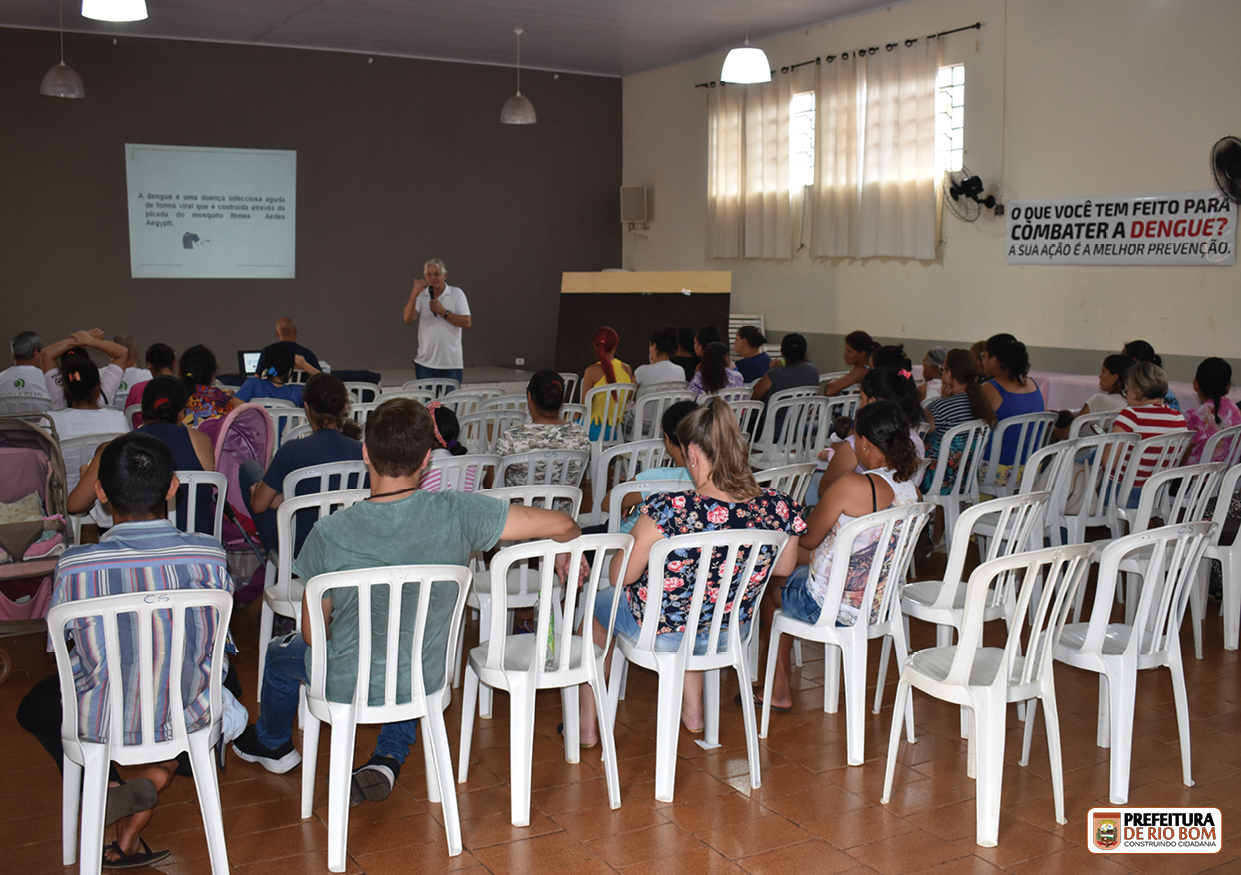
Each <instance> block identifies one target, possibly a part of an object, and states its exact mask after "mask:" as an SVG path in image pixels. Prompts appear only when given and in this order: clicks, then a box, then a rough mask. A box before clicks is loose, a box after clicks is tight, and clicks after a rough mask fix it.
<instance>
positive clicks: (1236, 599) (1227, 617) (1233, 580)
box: [1219, 550, 1241, 650]
mask: <svg viewBox="0 0 1241 875" xmlns="http://www.w3.org/2000/svg"><path fill="white" fill-rule="evenodd" d="M1231 553H1232V551H1231V550H1221V551H1220V557H1219V564H1220V572H1221V574H1222V575H1223V583H1224V597H1223V599H1221V601H1220V611H1221V612H1222V613H1223V615H1224V649H1225V650H1236V649H1237V645H1238V643H1239V640H1241V568H1237V567H1236V565H1235V564H1234V563H1233V561H1232V556H1231Z"/></svg>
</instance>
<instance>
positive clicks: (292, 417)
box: [126, 407, 310, 449]
mask: <svg viewBox="0 0 1241 875" xmlns="http://www.w3.org/2000/svg"><path fill="white" fill-rule="evenodd" d="M126 413H128V411H126ZM270 413H271V423H272V425H273V426H275V429H276V449H280V447H282V446H283V445H284V442H285V441H286V440H288V439H289V432H290V431H292V430H293V429H294V428H296V427H297V426H299V425H302V424H303V423H308V422H309V421H310V418H309V417H308V416H307V415H306V410H305V408H302V407H296V408H292V409H286V408H280V409H277V410H272V411H270Z"/></svg>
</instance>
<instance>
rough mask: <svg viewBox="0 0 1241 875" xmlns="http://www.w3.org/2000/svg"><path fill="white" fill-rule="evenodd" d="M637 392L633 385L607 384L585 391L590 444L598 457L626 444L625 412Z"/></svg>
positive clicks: (584, 400)
mask: <svg viewBox="0 0 1241 875" xmlns="http://www.w3.org/2000/svg"><path fill="white" fill-rule="evenodd" d="M637 390H638V387H637V386H636V385H634V384H633V383H605V384H603V385H602V386H596V387H595V388H593V389H588V390H586V394H585V396H584V397H583V398H582V403H583V404H585V405H586V411H587V413H586V415H587V416H588V417H590V431H591V433H592V435H593V437H592V438H591V443H592V444H594V449H595V453H596V455H597V454H598V453H601V452H603V451H604V450H606V449H608V448H609V447H614V446H616V445H617V444H619V443H623V442H624V435H623V432H624V423H625V413H626V411H627V410H628V409H629V406H630V404H631V403H632V402H633V398H634V393H636V392H637ZM596 407H597V408H598V410H596Z"/></svg>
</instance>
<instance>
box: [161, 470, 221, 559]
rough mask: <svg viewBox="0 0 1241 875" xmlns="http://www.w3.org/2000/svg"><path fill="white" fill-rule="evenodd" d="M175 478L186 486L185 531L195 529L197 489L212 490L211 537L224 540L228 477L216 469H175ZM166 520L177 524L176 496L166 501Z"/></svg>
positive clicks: (196, 520) (196, 522) (196, 521)
mask: <svg viewBox="0 0 1241 875" xmlns="http://www.w3.org/2000/svg"><path fill="white" fill-rule="evenodd" d="M176 475H177V479H178V480H180V481H181V485H182V486H185V487H186V488H187V491H186V497H185V531H187V532H193V531H197V528H196V526H197V525H198V490H200V489H206V490H208V492H214V493H215V497H214V498H213V501H214V503H215V510H214V512H213V515H212V521H211V537H213V538H215V539H216V540H217V541H219V542H221V543H223V542H224V505H225V502H226V501H227V494H228V478H227V477H226V476H224V475H223V474H221V473H219V472H218V471H177V472H176ZM168 521H169V522H170V523H172V524H173V525H174V526H175V525H176V524H177V496H176V495H175V494H174V495H173V496H172V500H171V501H169V502H168Z"/></svg>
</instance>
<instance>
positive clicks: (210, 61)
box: [0, 29, 621, 370]
mask: <svg viewBox="0 0 1241 875" xmlns="http://www.w3.org/2000/svg"><path fill="white" fill-rule="evenodd" d="M58 57H59V56H58V50H57V38H56V34H54V33H49V32H41V31H19V30H5V29H0V115H2V117H3V118H4V119H5V123H4V124H3V125H0V264H3V289H4V292H3V295H4V306H3V309H2V311H0V312H3V316H2V317H0V326H2V327H0V331H2V336H3V339H4V340H5V341H6V342H7V339H8V338H9V337H11V336H12V335H13V334H15V333H16V332H17V331H19V330H24V329H34V330H37V331H39V332H40V333H41V334H42V335H43V336H44V338H45V340H51V339H56V338H59V337H63V336H65V335H67V334H68V332H70V331H71V330H74V329H80V328H91V327H95V326H98V327H101V328H103V329H104V331H105V332H107V334H108V335H112V334H114V333H118V332H128V333H132V334H134V335H135V336H136V337H137V339H138V342H139V344H140V345H142V346H143V347H144V348H145V346H146V345H147V344H149V343H151V342H153V341H155V340H162V341H165V342H167V343H169V344H171V345H172V346H173V347H174V348H175V349H177V350H182V349H185V348H186V347H187V346H189V345H191V344H193V343H199V342H201V343H206V344H208V345H209V346H211V347H212V348H213V349H215V351H216V354H217V357H218V358H219V359H220V361H221V363H222V364H224V365H225V367H226V369H231V366H230V365H229V364H228V363H231V362H232V361H233V359H234V352H235V350H237V349H239V348H248V349H252V348H258V347H260V346H263V345H264V344H266V343H268V342H269V341H270V340H271V339H272V337H273V327H272V326H273V325H274V323H275V321H276V319H277V318H279V317H281V316H284V315H289V316H292V317H293V318H294V319H296V320H297V322H298V324H299V327H300V337H299V339H300V340H301V342H302V343H304V344H306V345H307V346H309V347H311V348H312V349H314V350H315V352H316V353H317V354H318V355H319V356H320V357H322V358H325V359H327V360H328V361H329V362H331V363H332V365H333V366H334V367H341V368H360V367H371V368H375V369H379V370H382V369H383V368H385V367H389V368H390V367H411V364H410V361H411V359H412V358H413V356H414V353H415V348H416V337H417V332H416V327H415V326H406V325H405V324H404V323H403V322H402V320H401V309H402V307H403V306H404V304H405V301H406V300H407V299H408V295H409V290H410V287H411V285H412V282H413V280H414V278H415V277H417V276H419V275H421V271H422V267H421V265H422V262H423V261H424V260H426V259H427V258H430V257H439V258H442V259H443V260H444V261H445V262H446V263H447V264H448V267H449V282H450V283H451V284H453V285H457V286H460V287H461V288H462V289H464V290H465V293H466V295H467V296H468V297H469V299H470V307H471V309H472V310H473V313H474V328H473V329H472V330H471V331H470V332H467V334H466V341H465V351H466V364H467V365H482V364H492V365H507V366H512V365H513V361H514V359H515V358H516V357H519V356H520V357H524V358H525V359H526V367H528V368H529V367H545V366H550V365H551V364H552V362H553V359H554V355H553V350H554V345H555V344H554V332H555V327H556V324H557V318H558V314H557V308H558V305H559V299H560V294H559V290H560V276H561V273H562V272H563V271H567V270H568V271H593V270H600V269H602V268H605V267H615V266H618V265H619V262H620V255H621V251H620V246H621V226H620V223H619V222H617V221H616V216H617V215H618V190H619V186H620V181H621V83H620V80H619V79H605V78H598V77H589V76H578V75H570V74H561V75H560V76H559V77H558V78H556V77H553V74H551V73H542V72H538V71H524V72H523V75H522V91H523V93H524V94H527V95H528V96H529V97H530V99H531V100H532V101H533V102H534V105H535V107H536V109H537V111H538V117H539V120H538V124H536V125H533V126H529V127H518V126H510V125H501V124H500V123H499V116H500V107H501V106H502V105H503V104H504V101H505V100H506V99H507V98H508V97H509V96H510V95H511V94H512V92H513V90H514V86H515V76H514V75H513V71H512V70H510V69H505V68H498V67H483V66H477V65H470V64H452V63H443V62H434V61H416V60H408V59H397V58H384V57H375V58H374V59H373V61H372V60H371V59H369V58H368V56H366V55H350V54H342V53H333V52H316V51H299V50H294V49H276V48H257V47H250V46H237V45H214V44H207V43H192V42H177V41H168V40H147V39H130V38H125V37H120V38H118V39H117V41H116V43H115V44H114V43H113V39H112V37H110V36H87V35H82V34H66V35H65V57H66V60H67V61H68V63H69V64H70V65H71V66H73V67H74V68H75V69H77V71H78V72H79V73H81V75H82V78H83V80H84V82H85V85H86V99H85V100H80V101H75V100H62V99H56V98H49V97H43V96H41V95H40V94H39V93H38V88H39V81H40V79H41V77H42V76H43V73H44V72H45V71H46V70H47V68H48V67H50V66H51V65H52V64H54V63H55V62H56V61H57V59H58ZM127 142H130V143H158V144H169V145H183V146H219V147H233V148H258V149H296V150H297V174H298V183H297V187H298V192H297V195H298V210H297V278H296V279H290V280H240V279H234V280H173V279H141V280H135V279H132V278H131V277H130V266H129V232H128V218H127V212H126V187H125V168H124V154H123V153H124V144H125V143H127Z"/></svg>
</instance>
